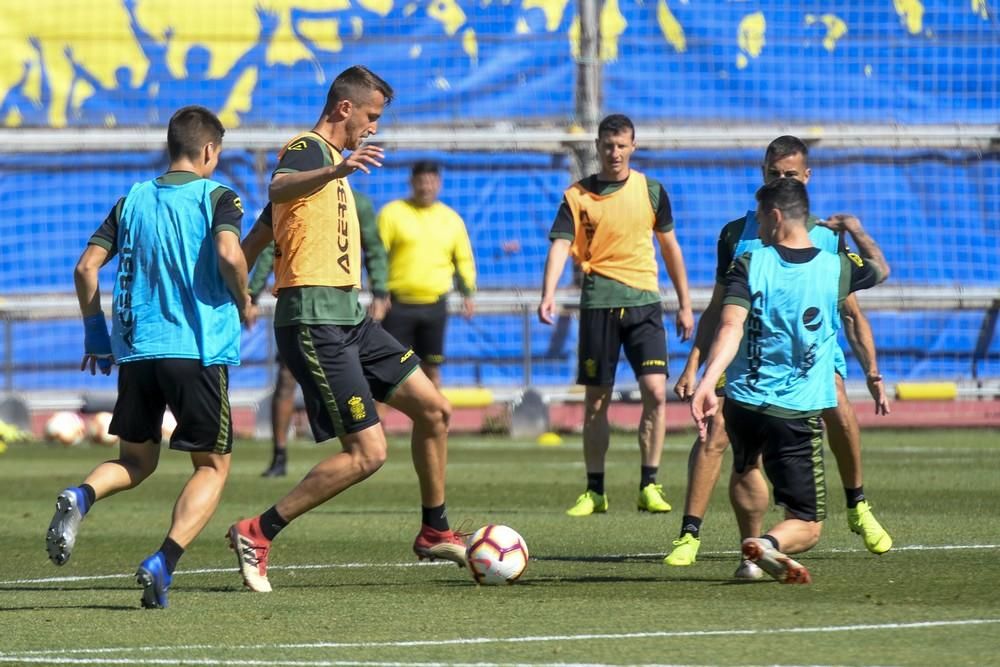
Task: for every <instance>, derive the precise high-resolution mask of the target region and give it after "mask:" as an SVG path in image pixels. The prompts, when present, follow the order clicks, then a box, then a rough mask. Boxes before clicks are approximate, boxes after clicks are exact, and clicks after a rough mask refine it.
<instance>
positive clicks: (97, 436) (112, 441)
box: [87, 412, 118, 447]
mask: <svg viewBox="0 0 1000 667" xmlns="http://www.w3.org/2000/svg"><path fill="white" fill-rule="evenodd" d="M110 425H111V413H110V412H98V413H97V414H96V415H94V416H93V417H91V419H90V424H89V425H88V426H87V436H88V437H89V438H90V441H91V442H92V443H94V444H95V445H104V446H105V447H114V446H115V445H117V444H118V436H117V435H111V434H110V433H108V427H109V426H110Z"/></svg>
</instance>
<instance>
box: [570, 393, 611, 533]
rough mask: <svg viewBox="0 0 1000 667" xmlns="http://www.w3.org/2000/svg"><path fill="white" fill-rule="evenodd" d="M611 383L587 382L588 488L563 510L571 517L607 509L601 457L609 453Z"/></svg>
mask: <svg viewBox="0 0 1000 667" xmlns="http://www.w3.org/2000/svg"><path fill="white" fill-rule="evenodd" d="M611 390H612V387H611V386H587V387H586V389H585V391H584V397H583V463H584V466H585V467H586V469H587V489H586V491H584V492H583V493H582V494H580V496H579V497H577V499H576V502H574V503H573V506H572V507H570V508H569V509H568V510H566V514H567V515H568V516H572V517H585V516H590V515H592V514H595V513H596V514H601V513H603V512H607V511H608V497H607V495H605V493H604V459H605V457H606V456H607V453H608V445H609V442H610V439H611V431H610V427H609V425H608V406H609V405H610V403H611Z"/></svg>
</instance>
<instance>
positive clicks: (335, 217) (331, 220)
mask: <svg viewBox="0 0 1000 667" xmlns="http://www.w3.org/2000/svg"><path fill="white" fill-rule="evenodd" d="M306 137H308V138H311V139H316V140H317V141H319V142H321V145H322V146H324V147H325V146H326V141H325V140H324V139H323V138H322V137H321V136H319V135H318V134H315V133H314V132H305V133H303V134H300V135H298V136H296V137H294V138H293V139H291V141H289V142H288V143H286V144H285V146H284V147H283V148H282V149H281V152H279V153H278V160H279V161H280V160H281V157H282V156H283V155H284V154H285V151H287V150H288V147H289V146H290V145H292V144H293V143H294V142H296V141H298V140H299V139H302V138H306ZM330 156H331V160H332V162H333V164H335V165H336V164H340V163H341V162H343V160H344V158H343V157H342V156H341V155H340V154H339V153H338V152H337V151H330ZM273 212H274V216H273V222H272V224H273V228H274V289H275V292H277V291H278V290H280V289H282V288H284V287H306V286H325V287H357V288H360V287H361V225H360V224H359V223H358V212H357V209H356V208H355V206H354V194H353V193H352V192H351V188H350V186H349V185H348V184H347V179H346V178H339V179H336V180H333V181H330V182H329V183H327V184H326V185H324V186H323V187H322V188H320V189H319V190H317V191H316V192H314V193H312V194H309V195H304V196H302V197H299V198H297V199H294V200H293V201H290V202H285V203H283V204H274V206H273Z"/></svg>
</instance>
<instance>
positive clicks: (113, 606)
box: [0, 602, 142, 613]
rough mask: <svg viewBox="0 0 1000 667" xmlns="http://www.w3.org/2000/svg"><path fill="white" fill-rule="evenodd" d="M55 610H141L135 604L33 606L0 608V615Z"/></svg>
mask: <svg viewBox="0 0 1000 667" xmlns="http://www.w3.org/2000/svg"><path fill="white" fill-rule="evenodd" d="M56 609H88V610H94V611H133V610H136V609H142V606H141V605H140V604H139V603H138V602H136V604H135V606H130V607H126V606H124V605H120V604H33V605H26V606H24V607H4V606H0V613H3V612H5V611H14V612H19V611H54V610H56Z"/></svg>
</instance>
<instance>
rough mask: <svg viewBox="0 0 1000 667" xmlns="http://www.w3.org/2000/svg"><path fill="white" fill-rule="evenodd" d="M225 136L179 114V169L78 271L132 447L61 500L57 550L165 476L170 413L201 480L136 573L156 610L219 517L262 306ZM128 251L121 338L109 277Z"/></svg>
mask: <svg viewBox="0 0 1000 667" xmlns="http://www.w3.org/2000/svg"><path fill="white" fill-rule="evenodd" d="M224 131H225V130H224V129H223V127H222V123H220V122H219V119H218V118H216V117H215V115H214V114H213V113H212V112H211V111H209V110H208V109H205V108H204V107H199V106H189V107H184V108H182V109H180V110H178V111H177V112H176V113H175V114H174V115H173V117H172V118H171V119H170V124H169V126H168V128H167V149H168V151H169V154H170V168H169V169H168V171H167V172H166V173H165V174H163V175H162V176H158V177H157V178H155V179H153V180H151V181H146V182H143V183H138V184H136V185H134V186H133V187H132V189H131V190H130V191H129V193H128V195H127V196H125V197H123V198H121V199H119V200H118V203H117V204H115V207H114V208H113V209H112V210H111V213H109V214H108V217H107V218H106V219H105V220H104V223H103V224H102V225H101V226H100V227H99V228H98V229H97V231H96V232H95V233H94V235H93V236H91V237H90V241H89V242H88V245H87V248H86V250H84V252H83V255H82V256H81V257H80V260H79V262H78V263H77V265H76V272H75V274H74V280H75V283H76V293H77V297H78V298H79V301H80V310H81V312H82V313H83V323H84V330H85V336H84V356H83V362H82V364H81V366H80V368H81V370H84V369H86V368H89V369H90V372H91V374H94V372H95V370H96V369H100V371H101V373H103V374H105V375H108V374H110V373H111V364H112V363H117V364H119V366H120V368H119V371H118V400H117V402H116V403H115V409H114V416H113V418H112V420H111V425H110V427H109V428H108V432H109V433H111V434H112V435H117V436H119V438H120V440H121V443H120V449H119V454H118V458H117V459H115V460H113V461H106V462H104V463H102V464H100V465H99V466H97V467H96V468H95V469H94V470H93V471H92V472H91V473H90V474H89V475H87V477H86V479H84V480H83V483H82V484H80V485H79V486H73V487H70V488H68V489H65V490H63V491H62V492H61V493H60V494H59V496H58V498H57V499H56V512H55V515H54V516H53V517H52V522H51V523H50V524H49V529H48V532H47V533H46V536H45V544H46V548H47V550H48V553H49V558H50V559H51V560H52V562H53V563H55V564H56V565H64V564H65V563H66V561H68V560H69V558H70V556H71V555H72V553H73V546H74V544H75V543H76V536H77V532H78V530H79V527H80V522H81V521H82V520H83V518H84V516H86V514H87V512H88V511H89V510H90V509H91V507H92V506H93V505H94V503H95V502H97V501H98V500H101V499H103V498H106V497H108V496H110V495H112V494H114V493H117V492H119V491H125V490H127V489H131V488H134V487H136V486H138V485H139V484H141V483H142V482H143V480H145V479H146V478H147V477H149V476H150V475H151V474H152V473H153V471H154V470H156V466H157V463H158V462H159V458H160V439H161V434H160V424H161V422H162V420H163V414H164V410H165V409H166V408H167V407H169V408H170V411H171V412H172V413H173V414H174V416H175V417H176V419H177V427H176V428H175V429H174V432H173V435H172V436H171V437H170V448H171V449H176V450H179V451H184V452H188V453H189V454H190V456H191V463H192V464H193V466H194V473H193V474H192V475H191V478H190V479H189V480H188V482H187V484H185V486H184V488H183V489H182V490H181V493H180V495H179V496H178V498H177V502H176V504H175V505H174V511H173V518H172V521H171V524H170V530H169V531H168V532H167V536H166V539H164V540H163V544H162V545H161V546H160V548H159V549H158V550H157V551H156V552H155V553H154V554H153V555H151V556H149V557H148V558H146V559H145V560H143V561H142V563H141V564H140V565H139V569H138V571H137V572H136V578H137V580H138V582H139V584H140V585H141V586H142V587H143V592H142V606H143V607H147V608H160V607H166V606H167V592H168V589H169V588H170V584H171V581H172V579H173V573H174V569H175V568H176V567H177V561H178V559H180V557H181V555H182V554H183V553H184V550H185V549H186V548H187V546H188V545H189V544H190V543H191V542H192V541H193V540H194V539H195V537H197V535H198V534H199V533H200V532H201V530H202V529H203V528H204V527H205V524H207V523H208V520H209V519H210V518H211V517H212V514H213V513H214V512H215V509H216V507H217V506H218V504H219V498H220V497H221V496H222V488H223V486H224V485H225V482H226V477H227V476H228V474H229V460H230V459H229V454H230V451H231V450H232V446H233V429H232V420H231V417H230V410H229V394H228V385H229V372H228V367H229V366H235V365H238V364H239V362H240V320H241V319H243V318H245V317H246V316H247V314H248V312H249V309H250V296H249V295H248V294H247V267H246V261H245V259H244V256H243V251H242V250H241V248H240V224H241V221H242V218H243V210H242V205H241V204H240V200H239V198H238V197H237V196H236V194H235V193H234V192H233V191H232V190H230V189H229V188H227V187H225V186H223V185H220V184H219V183H216V182H215V181H213V180H211V179H210V177H211V176H212V173H213V171H214V170H215V168H216V166H218V163H219V153H220V151H221V150H222V135H223V133H224ZM116 254H117V255H118V257H119V264H118V275H117V278H116V279H115V286H114V295H113V300H112V315H111V317H112V326H111V333H110V335H109V334H108V327H107V323H106V321H105V319H104V313H103V311H102V310H101V293H100V285H99V280H98V271H99V269H100V268H101V266H103V265H104V264H105V263H106V262H107V261H108V260H109V259H111V258H112V257H114V256H115V255H116Z"/></svg>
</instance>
